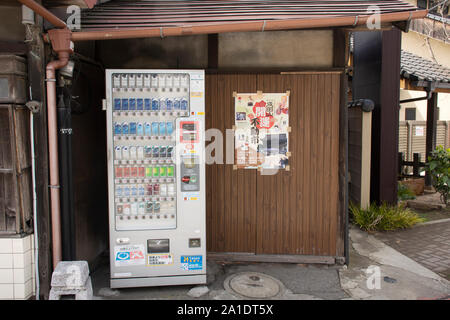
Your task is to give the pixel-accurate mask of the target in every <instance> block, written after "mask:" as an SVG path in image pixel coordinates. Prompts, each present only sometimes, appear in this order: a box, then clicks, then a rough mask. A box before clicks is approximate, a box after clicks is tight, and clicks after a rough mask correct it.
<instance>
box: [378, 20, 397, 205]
mask: <svg viewBox="0 0 450 320" xmlns="http://www.w3.org/2000/svg"><path fill="white" fill-rule="evenodd" d="M401 37H402V35H401V31H400V30H398V29H392V30H391V31H383V33H382V52H381V54H382V63H381V85H380V89H381V90H380V101H381V118H380V129H381V130H380V140H379V143H380V151H381V152H380V155H379V156H380V159H379V168H380V171H379V179H380V180H379V191H378V192H379V201H385V202H388V203H391V204H396V203H397V183H398V182H397V163H398V160H397V157H398V126H399V101H400V57H401Z"/></svg>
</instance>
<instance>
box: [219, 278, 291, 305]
mask: <svg viewBox="0 0 450 320" xmlns="http://www.w3.org/2000/svg"><path fill="white" fill-rule="evenodd" d="M224 287H225V290H227V291H228V292H230V293H232V294H238V295H240V296H242V297H246V298H253V299H267V298H273V297H276V296H278V295H280V294H281V292H282V290H283V289H284V286H283V284H282V283H281V282H280V281H279V280H277V279H275V278H273V277H271V276H269V275H266V274H263V273H257V272H242V273H236V274H233V275H231V276H229V277H228V278H227V279H225V281H224Z"/></svg>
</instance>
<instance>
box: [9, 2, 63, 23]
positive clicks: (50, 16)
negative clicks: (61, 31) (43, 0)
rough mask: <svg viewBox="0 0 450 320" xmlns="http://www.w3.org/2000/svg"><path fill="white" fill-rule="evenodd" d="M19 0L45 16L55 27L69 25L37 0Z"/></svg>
mask: <svg viewBox="0 0 450 320" xmlns="http://www.w3.org/2000/svg"><path fill="white" fill-rule="evenodd" d="M17 1H19V2H20V3H21V4H23V5H25V6H27V7H28V8H30V9H32V10H33V11H34V12H36V13H37V14H38V15H40V16H41V17H43V18H44V19H45V20H47V21H48V22H50V23H51V24H52V25H54V26H55V27H59V28H66V27H67V25H66V24H65V23H64V21H62V20H61V19H59V18H58V17H57V16H55V15H54V14H53V13H51V12H50V11H48V10H47V9H45V8H44V7H43V6H41V5H40V4H38V3H36V2H35V1H33V0H17Z"/></svg>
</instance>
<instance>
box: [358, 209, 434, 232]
mask: <svg viewBox="0 0 450 320" xmlns="http://www.w3.org/2000/svg"><path fill="white" fill-rule="evenodd" d="M349 209H350V213H351V218H352V222H353V223H354V224H356V225H358V226H359V227H360V228H361V229H363V230H366V231H375V230H377V231H389V230H396V229H403V228H410V227H412V226H413V225H415V224H417V223H420V222H424V221H425V219H423V218H420V217H419V216H418V215H417V214H416V213H414V212H413V211H411V210H410V209H408V208H405V207H403V206H391V205H388V204H386V203H383V204H382V205H380V206H378V205H376V204H371V205H370V206H369V208H367V209H361V208H360V207H359V206H357V205H355V204H353V203H350V206H349Z"/></svg>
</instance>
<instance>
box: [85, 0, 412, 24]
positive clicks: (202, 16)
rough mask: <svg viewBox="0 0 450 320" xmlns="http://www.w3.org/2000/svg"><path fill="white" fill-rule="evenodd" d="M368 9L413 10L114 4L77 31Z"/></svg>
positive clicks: (375, 2) (304, 1)
mask: <svg viewBox="0 0 450 320" xmlns="http://www.w3.org/2000/svg"><path fill="white" fill-rule="evenodd" d="M374 6H376V7H374ZM373 8H377V10H379V12H380V13H381V14H386V13H398V12H408V11H410V12H411V11H416V10H417V8H416V7H414V6H413V5H411V4H410V3H408V2H406V1H402V0H370V1H364V0H316V1H308V0H292V1H281V0H275V1H256V0H228V1H215V0H203V1H201V0H193V1H177V0H174V1H156V0H155V1H153V0H141V1H139V0H114V1H110V2H107V3H104V4H101V5H97V6H95V7H94V8H93V9H85V10H82V17H81V23H82V25H81V27H82V31H93V30H102V29H106V30H108V29H109V30H110V29H116V28H120V29H127V28H134V29H136V28H162V27H194V26H206V25H217V24H233V23H242V22H254V21H277V20H289V19H297V20H298V19H312V18H320V17H329V18H332V17H343V16H347V17H348V16H355V17H356V16H362V15H370V14H372V13H373V12H374V11H373ZM370 9H372V11H370Z"/></svg>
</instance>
